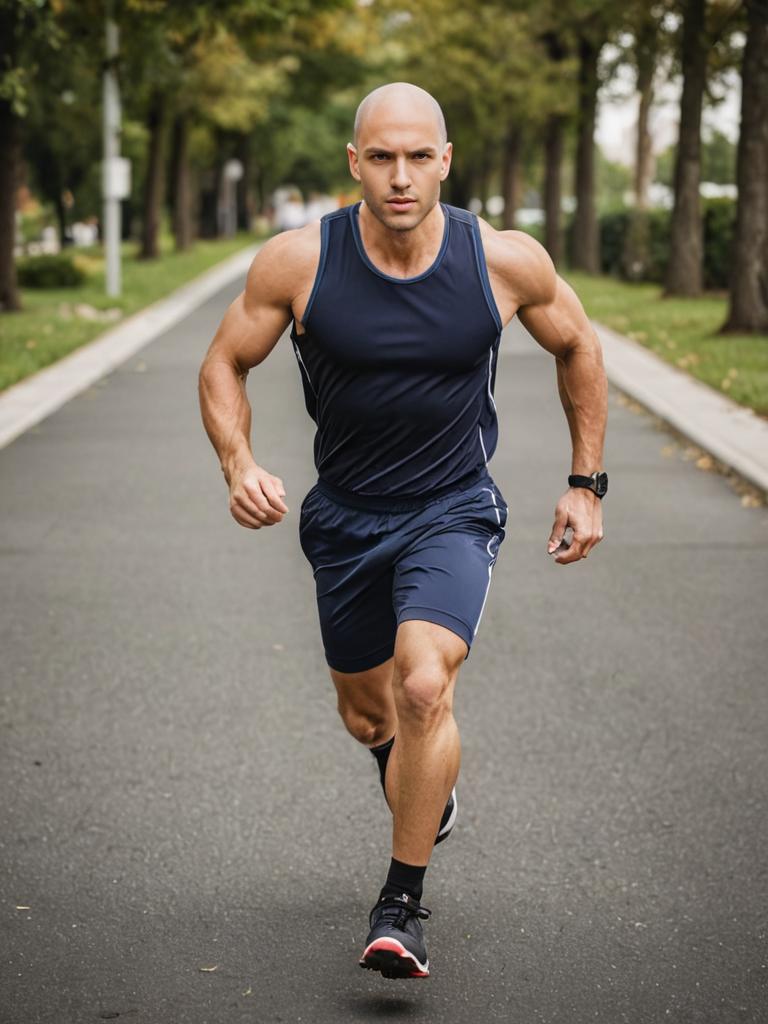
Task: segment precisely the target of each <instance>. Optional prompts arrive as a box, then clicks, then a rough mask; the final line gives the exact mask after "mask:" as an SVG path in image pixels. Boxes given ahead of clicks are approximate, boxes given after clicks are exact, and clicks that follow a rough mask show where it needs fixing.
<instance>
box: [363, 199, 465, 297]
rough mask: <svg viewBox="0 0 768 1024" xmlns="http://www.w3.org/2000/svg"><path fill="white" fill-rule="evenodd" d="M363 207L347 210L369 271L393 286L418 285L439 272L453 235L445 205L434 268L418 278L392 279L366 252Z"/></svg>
mask: <svg viewBox="0 0 768 1024" xmlns="http://www.w3.org/2000/svg"><path fill="white" fill-rule="evenodd" d="M361 205H362V202H358V203H355V204H354V205H353V206H349V207H347V209H348V210H349V219H350V223H351V225H352V237H353V238H354V240H355V246H356V247H357V251H358V253H359V255H360V259H361V260H362V261H363V263H364V264H365V265H366V267H368V269H369V270H371V271H373V273H374V274H376V275H377V276H378V277H383V278H384V280H385V281H391V282H392V283H393V284H416V282H417V281H423V280H424V278H425V277H429V275H430V274H433V273H434V272H435V271H436V270H437V268H438V267H439V266H440V264H441V263H442V262H443V256H445V252H446V250H447V248H448V239H449V237H450V233H451V216H450V214H449V212H448V210H447V209H446V206H445V203H440V209H441V210H442V211H443V216H444V217H445V225H444V227H443V240H442V242H441V243H440V250H439V252H438V254H437V256H436V257H435V261H434V263H433V264H432V266H430V267H427V269H426V270H425V271H424V272H423V273H421V274H417V275H416V277H391V276H390V275H389V274H385V273H384V271H383V270H379V268H378V267H377V266H376V265H375V264H374V263H372V262H371V260H370V258H369V256H368V253H367V252H366V251H365V246H364V245H363V238H362V235H361V234H360V225H359V223H358V219H357V218H358V214H359V211H360V207H361Z"/></svg>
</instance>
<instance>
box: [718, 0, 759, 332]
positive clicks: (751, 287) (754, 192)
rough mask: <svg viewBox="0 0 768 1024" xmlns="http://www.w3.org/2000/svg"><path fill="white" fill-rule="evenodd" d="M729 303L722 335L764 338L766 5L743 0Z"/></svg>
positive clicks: (757, 1) (755, 0)
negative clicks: (744, 14) (743, 333)
mask: <svg viewBox="0 0 768 1024" xmlns="http://www.w3.org/2000/svg"><path fill="white" fill-rule="evenodd" d="M746 6H747V16H748V28H747V39H746V43H745V46H744V57H743V63H742V73H741V130H740V133H739V147H738V158H737V171H736V174H737V181H738V188H739V199H738V205H737V208H736V231H735V237H734V249H733V266H732V271H731V285H730V304H729V310H728V318H727V320H726V322H725V324H724V325H723V328H722V330H723V332H730V331H753V332H763V333H768V0H747V2H746Z"/></svg>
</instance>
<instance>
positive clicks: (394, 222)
mask: <svg viewBox="0 0 768 1024" xmlns="http://www.w3.org/2000/svg"><path fill="white" fill-rule="evenodd" d="M439 199H440V193H439V191H438V193H437V194H436V195H435V197H434V199H433V200H432V202H431V203H429V205H428V206H426V207H425V205H424V201H423V200H421V199H417V200H416V202H417V209H416V210H411V211H410V212H409V214H408V216H407V218H405V217H403V215H402V214H401V213H392V212H391V211H390V209H389V207H388V206H387V204H386V201H384V202H377V201H376V200H374V199H373V198H372V197H371V196H370V195H369V194H368V192H367V191H365V190H363V200H364V201H365V205H366V206H367V207H368V209H369V210H370V211H371V213H372V214H373V216H374V217H375V218H376V220H377V221H379V223H380V224H383V225H384V227H385V228H387V229H388V230H389V231H397V232H398V234H400V233H402V232H406V231H414V230H415V229H416V228H417V227H418V226H419V225H420V224H421V223H422V221H423V220H425V218H426V217H428V216H429V214H430V213H431V212H432V210H433V209H434V208H435V206H437V203H438V201H439ZM414 217H415V218H416V219H415V220H414V219H413V218H414ZM403 221H406V223H403Z"/></svg>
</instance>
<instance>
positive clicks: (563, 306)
mask: <svg viewBox="0 0 768 1024" xmlns="http://www.w3.org/2000/svg"><path fill="white" fill-rule="evenodd" d="M517 315H518V316H519V318H520V321H521V323H522V324H523V326H524V327H525V328H526V329H527V330H528V331H529V333H530V334H531V335H532V336H533V338H534V339H535V340H536V341H537V342H538V343H539V345H541V347H542V348H545V349H546V350H547V352H551V353H552V355H553V356H557V357H562V356H564V355H565V354H566V352H568V350H569V349H571V348H573V346H574V345H576V344H577V342H578V340H579V338H581V337H583V336H584V332H585V331H586V332H588V333H591V332H592V325H591V324H590V322H589V319H588V318H587V314H586V313H585V312H584V307H583V306H582V305H581V302H579V299H578V297H577V296H576V293H575V292H574V290H573V289H572V288H571V286H570V285H569V284H566V282H565V281H564V280H563V279H562V278H561V277H558V278H557V285H556V288H555V296H554V298H553V300H552V301H551V302H547V303H542V304H532V305H528V306H521V307H520V309H519V310H518V311H517Z"/></svg>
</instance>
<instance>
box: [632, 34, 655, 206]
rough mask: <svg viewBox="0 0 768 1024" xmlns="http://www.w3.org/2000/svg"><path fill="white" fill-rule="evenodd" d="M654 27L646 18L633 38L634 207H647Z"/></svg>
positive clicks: (649, 179) (649, 173)
mask: <svg viewBox="0 0 768 1024" xmlns="http://www.w3.org/2000/svg"><path fill="white" fill-rule="evenodd" d="M657 40H658V26H657V25H656V22H655V21H652V20H651V19H650V18H649V19H648V21H646V22H645V23H644V25H643V27H642V30H641V32H640V34H639V38H638V41H637V92H638V94H639V96H640V102H639V104H638V109H637V140H636V143H635V181H634V185H635V209H637V210H645V209H647V208H648V187H649V186H650V183H651V175H652V173H653V150H652V140H651V133H650V132H649V130H648V116H649V114H650V110H651V105H652V103H653V76H654V71H655V69H656V53H657V49H658V46H657Z"/></svg>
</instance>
